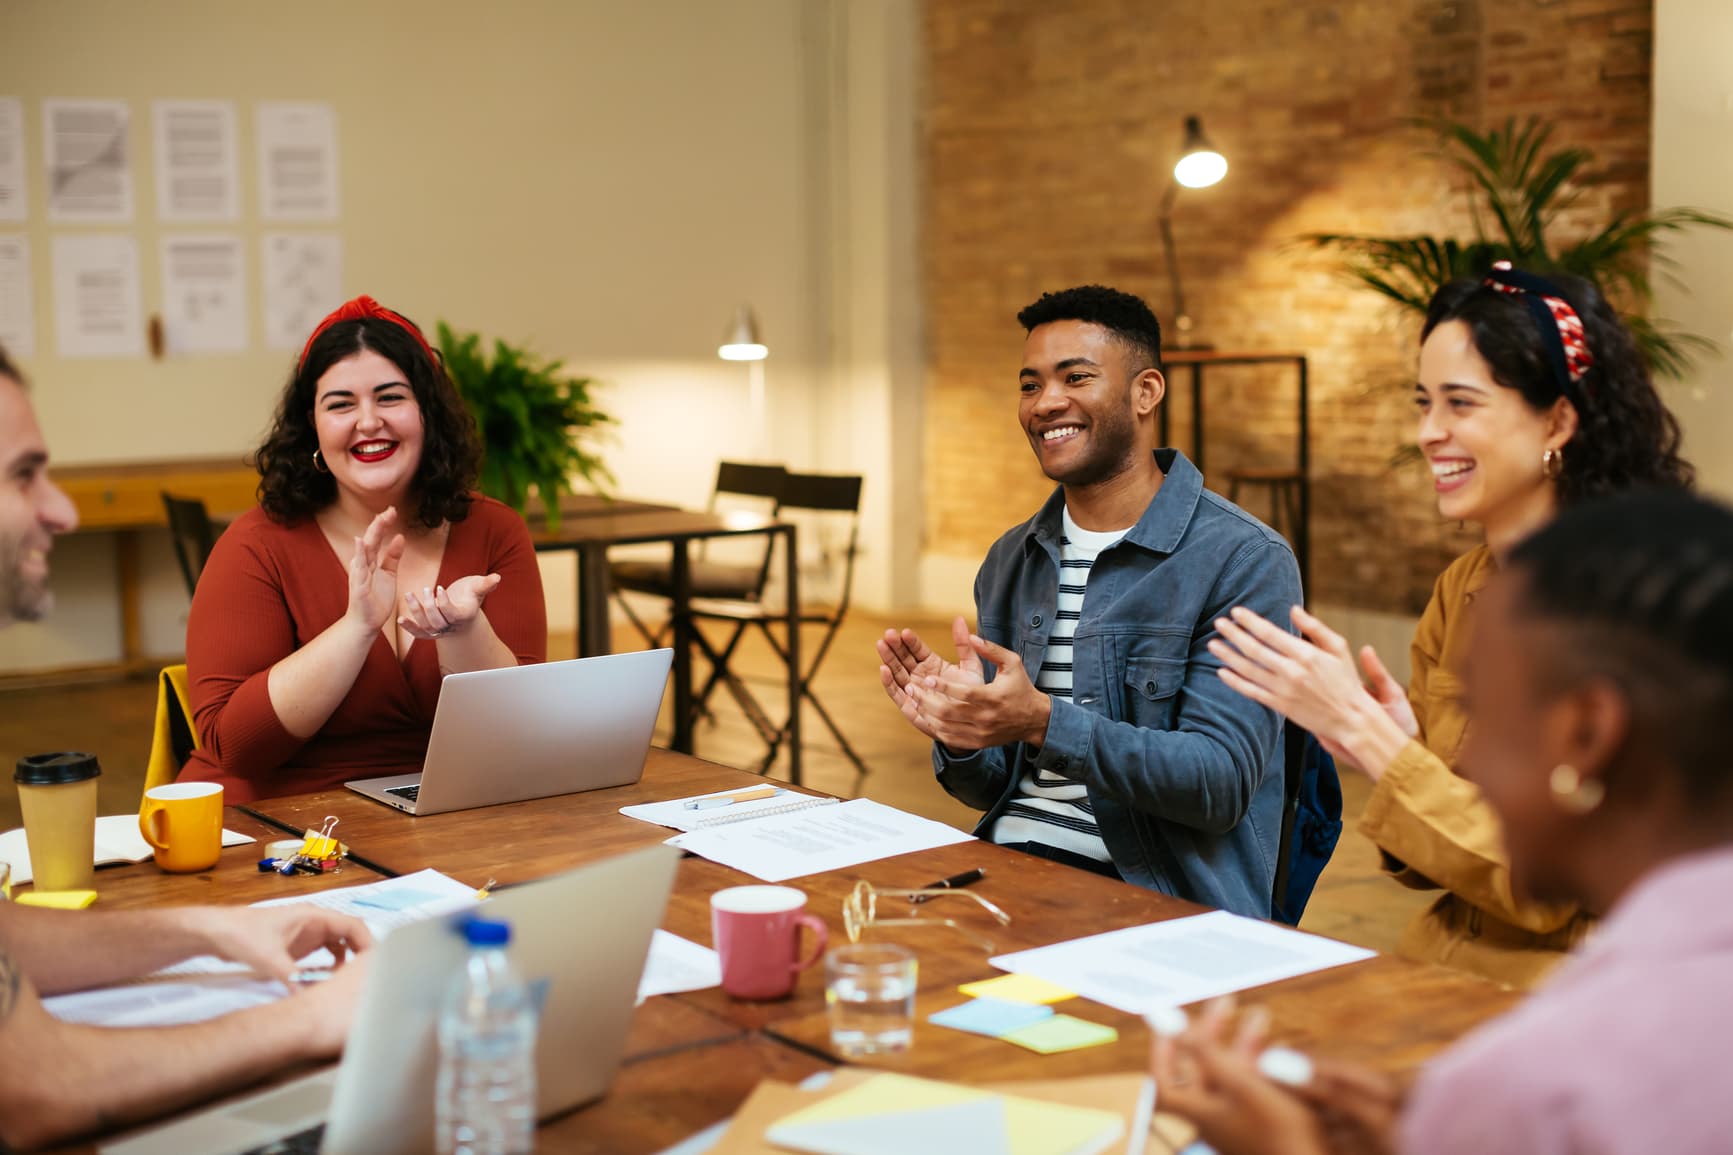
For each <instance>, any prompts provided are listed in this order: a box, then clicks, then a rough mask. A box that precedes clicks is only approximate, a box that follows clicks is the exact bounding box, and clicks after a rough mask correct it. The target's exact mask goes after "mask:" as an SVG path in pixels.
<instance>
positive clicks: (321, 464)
mask: <svg viewBox="0 0 1733 1155" xmlns="http://www.w3.org/2000/svg"><path fill="white" fill-rule="evenodd" d="M313 468H314V469H317V470H318V471H319V472H320V473H330V472H331V469H330V467H329V466H327V465H326V464H325V459H324V458H323V457H320V456H319V451H318V450H317V449H315V450H314V451H313Z"/></svg>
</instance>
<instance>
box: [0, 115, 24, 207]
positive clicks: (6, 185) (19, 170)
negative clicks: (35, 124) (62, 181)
mask: <svg viewBox="0 0 1733 1155" xmlns="http://www.w3.org/2000/svg"><path fill="white" fill-rule="evenodd" d="M24 190H25V181H24V102H23V101H22V100H20V99H18V98H17V97H16V96H0V221H21V220H24V219H25V216H26V215H27V214H26V212H25V208H26V205H27V204H28V198H27V197H26V196H25V191H24Z"/></svg>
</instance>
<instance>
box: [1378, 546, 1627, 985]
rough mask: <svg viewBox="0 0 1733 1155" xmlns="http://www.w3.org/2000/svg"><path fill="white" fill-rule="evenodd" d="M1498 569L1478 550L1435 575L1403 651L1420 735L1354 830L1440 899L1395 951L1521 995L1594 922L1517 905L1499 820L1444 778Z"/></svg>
mask: <svg viewBox="0 0 1733 1155" xmlns="http://www.w3.org/2000/svg"><path fill="white" fill-rule="evenodd" d="M1496 568H1497V567H1496V564H1495V563H1494V561H1493V558H1492V553H1491V551H1490V550H1488V549H1487V548H1486V547H1485V546H1481V547H1480V548H1478V549H1475V550H1472V551H1470V552H1468V553H1466V554H1464V555H1463V556H1461V557H1459V558H1457V559H1456V561H1455V562H1453V563H1451V565H1450V568H1448V569H1446V570H1445V571H1444V573H1443V574H1441V575H1439V578H1438V582H1437V584H1436V585H1435V586H1434V587H1433V590H1432V600H1431V601H1430V602H1429V603H1427V606H1426V612H1425V614H1424V615H1422V617H1421V619H1420V625H1419V627H1418V628H1417V629H1416V630H1415V632H1414V645H1413V647H1412V650H1411V651H1410V653H1411V657H1412V661H1413V670H1412V673H1411V674H1410V677H1409V682H1408V700H1409V701H1410V702H1411V703H1412V704H1413V706H1414V715H1415V717H1416V718H1417V719H1418V720H1419V722H1420V734H1419V736H1418V738H1416V739H1414V740H1411V741H1410V742H1409V743H1408V745H1407V746H1406V747H1404V748H1403V750H1402V752H1401V754H1400V755H1398V756H1397V759H1396V761H1395V762H1394V763H1392V764H1391V766H1390V768H1389V769H1388V770H1386V771H1385V772H1384V775H1383V776H1382V777H1381V778H1379V779H1378V782H1377V784H1376V785H1375V786H1374V787H1373V789H1372V796H1371V797H1370V798H1369V799H1368V800H1367V802H1366V809H1365V810H1364V812H1363V813H1362V814H1361V815H1360V831H1361V833H1363V834H1364V835H1366V837H1368V838H1370V839H1371V840H1372V841H1373V842H1374V843H1376V844H1377V845H1378V848H1379V849H1380V850H1382V851H1383V852H1384V869H1385V870H1386V871H1387V872H1388V873H1389V874H1390V875H1392V876H1393V877H1394V878H1395V879H1396V880H1397V881H1398V882H1400V883H1402V884H1403V885H1404V886H1408V887H1412V888H1414V889H1416V890H1443V891H1444V892H1445V893H1444V894H1442V895H1441V896H1440V897H1439V898H1438V901H1436V902H1434V903H1433V904H1432V905H1431V906H1430V907H1429V908H1427V909H1426V910H1424V911H1422V912H1421V913H1420V915H1419V916H1418V917H1416V918H1415V920H1414V922H1413V923H1411V924H1410V925H1409V926H1408V928H1407V930H1405V931H1404V932H1403V935H1402V938H1401V941H1400V942H1399V943H1398V946H1397V950H1398V951H1399V953H1401V954H1402V955H1403V956H1405V957H1407V958H1413V959H1418V960H1421V961H1425V962H1435V963H1441V964H1443V965H1445V966H1450V967H1455V968H1457V969H1459V970H1465V971H1472V972H1474V973H1476V974H1479V975H1483V976H1485V977H1487V978H1490V979H1493V980H1495V981H1497V982H1501V983H1505V984H1507V985H1509V986H1513V987H1521V988H1527V987H1530V986H1533V985H1534V984H1535V983H1536V982H1537V981H1539V980H1540V978H1541V977H1542V976H1544V975H1545V974H1546V973H1547V971H1549V970H1550V969H1552V967H1553V966H1554V965H1555V964H1556V963H1557V962H1558V961H1559V960H1560V959H1561V958H1562V957H1563V956H1564V953H1565V952H1566V951H1568V950H1569V949H1570V948H1571V947H1573V946H1575V945H1576V944H1577V943H1578V942H1580V941H1581V940H1582V938H1583V935H1584V934H1585V933H1586V932H1587V930H1588V927H1589V925H1590V924H1591V922H1592V921H1593V920H1592V919H1591V918H1590V916H1589V915H1587V914H1586V913H1584V912H1583V911H1581V910H1579V909H1578V908H1576V907H1574V906H1554V905H1545V904H1538V903H1531V902H1522V901H1518V900H1517V898H1516V897H1515V896H1514V894H1513V893H1512V891H1511V884H1510V866H1509V863H1508V862H1507V861H1506V858H1505V852H1504V841H1503V836H1502V834H1501V832H1500V830H1499V826H1498V819H1497V816H1496V815H1495V814H1494V813H1493V811H1492V808H1491V807H1490V806H1488V805H1487V803H1486V800H1485V799H1484V798H1482V797H1481V794H1480V789H1479V788H1478V787H1476V786H1474V785H1473V784H1471V783H1469V782H1468V781H1466V780H1465V779H1462V778H1459V777H1458V776H1457V775H1456V773H1455V771H1454V770H1453V769H1452V767H1453V766H1454V765H1455V762H1456V758H1457V752H1458V751H1459V750H1460V749H1461V747H1462V739H1463V735H1464V732H1465V731H1466V729H1467V725H1468V718H1467V715H1466V714H1464V712H1463V709H1462V694H1461V683H1460V682H1459V681H1458V680H1457V671H1458V670H1459V669H1460V668H1461V663H1462V657H1463V654H1464V651H1465V650H1466V648H1467V644H1468V626H1469V622H1470V620H1471V618H1472V616H1473V608H1474V598H1475V595H1476V594H1477V593H1478V592H1479V591H1480V590H1481V588H1482V587H1484V586H1485V585H1486V583H1487V581H1488V580H1489V579H1490V578H1491V577H1492V575H1493V573H1494V572H1495V571H1496Z"/></svg>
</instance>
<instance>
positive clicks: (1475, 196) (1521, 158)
mask: <svg viewBox="0 0 1733 1155" xmlns="http://www.w3.org/2000/svg"><path fill="white" fill-rule="evenodd" d="M1422 123H1425V124H1428V125H1429V126H1430V127H1432V128H1433V129H1435V130H1436V131H1437V132H1438V134H1439V140H1440V153H1441V155H1442V157H1443V159H1444V160H1446V161H1447V162H1449V163H1450V164H1451V165H1452V166H1454V167H1455V168H1457V169H1458V170H1459V171H1461V172H1462V173H1463V174H1465V175H1466V176H1467V178H1468V181H1467V185H1466V188H1465V191H1464V196H1465V198H1466V200H1467V207H1468V210H1469V217H1470V220H1471V221H1472V222H1473V228H1474V235H1473V236H1471V237H1468V238H1465V239H1459V238H1440V237H1428V236H1418V237H1369V236H1355V235H1348V234H1342V233H1313V234H1310V235H1308V236H1306V237H1303V238H1302V242H1303V243H1306V244H1309V245H1311V246H1313V247H1315V248H1318V249H1322V250H1325V251H1329V252H1333V253H1336V254H1338V255H1340V256H1341V257H1342V258H1343V261H1344V271H1345V272H1346V273H1347V274H1348V275H1349V276H1350V277H1351V278H1352V279H1353V280H1355V281H1358V282H1359V283H1360V284H1362V285H1364V286H1366V287H1367V288H1369V289H1371V290H1373V291H1374V292H1377V293H1381V294H1382V295H1384V296H1385V297H1387V298H1389V299H1390V300H1392V301H1394V302H1396V303H1397V304H1398V305H1400V306H1402V307H1403V309H1404V310H1412V311H1415V312H1418V313H1420V314H1422V315H1424V314H1425V311H1426V305H1427V302H1428V301H1430V300H1431V299H1432V294H1433V293H1434V292H1436V291H1437V290H1438V289H1439V288H1440V287H1441V286H1443V285H1444V284H1445V283H1446V282H1448V281H1452V280H1456V279H1458V278H1461V277H1483V276H1485V275H1486V273H1487V271H1488V270H1489V269H1491V267H1492V263H1493V262H1494V261H1499V260H1508V261H1510V262H1511V263H1512V264H1514V265H1516V266H1517V267H1518V268H1521V269H1528V270H1530V271H1533V272H1537V273H1541V274H1545V273H1548V272H1563V273H1571V274H1574V275H1576V276H1579V277H1583V278H1585V279H1587V280H1590V281H1593V282H1594V283H1595V284H1596V285H1598V286H1599V287H1600V289H1601V291H1602V292H1604V293H1606V294H1607V295H1608V297H1609V299H1611V300H1613V301H1615V302H1617V303H1618V305H1619V306H1620V311H1621V314H1622V316H1623V318H1624V320H1625V322H1626V324H1627V325H1629V326H1630V329H1631V332H1632V334H1633V335H1634V336H1635V337H1636V339H1637V343H1638V345H1639V346H1640V347H1641V348H1642V350H1643V352H1644V354H1645V355H1646V356H1647V357H1648V360H1649V365H1650V367H1651V368H1652V369H1653V370H1654V372H1655V373H1657V374H1659V375H1661V376H1666V377H1674V378H1677V377H1680V376H1683V375H1684V373H1685V371H1686V370H1687V369H1688V368H1689V367H1690V364H1691V360H1692V358H1693V356H1694V355H1695V354H1697V353H1700V352H1702V351H1704V350H1707V349H1710V348H1713V342H1711V341H1708V340H1706V339H1704V338H1703V337H1700V336H1697V335H1695V334H1691V333H1686V332H1683V331H1681V330H1679V329H1677V328H1675V327H1673V326H1670V325H1668V324H1667V323H1666V322H1665V321H1657V320H1654V319H1651V318H1650V317H1649V316H1648V315H1647V313H1646V312H1645V311H1644V310H1645V309H1646V307H1647V305H1648V303H1649V300H1650V297H1651V281H1650V269H1651V267H1654V268H1658V269H1660V270H1663V271H1664V270H1665V269H1667V268H1668V267H1670V266H1671V265H1672V263H1673V262H1671V261H1670V260H1669V258H1668V257H1667V255H1666V253H1665V251H1664V250H1663V248H1662V245H1661V242H1662V241H1663V240H1665V239H1667V238H1669V237H1671V236H1673V235H1674V234H1676V233H1678V232H1679V231H1680V230H1682V229H1686V228H1689V227H1691V226H1702V227H1705V228H1716V229H1728V228H1733V220H1728V219H1727V218H1725V217H1721V216H1717V215H1715V214H1713V213H1706V212H1703V211H1701V210H1699V209H1691V208H1669V209H1659V210H1654V211H1634V210H1633V211H1627V212H1622V213H1618V214H1616V215H1615V216H1614V217H1613V219H1612V220H1610V221H1608V222H1607V223H1606V224H1605V225H1603V226H1602V227H1601V228H1600V229H1599V230H1597V231H1596V232H1594V233H1592V234H1590V235H1588V236H1585V237H1582V238H1580V239H1577V240H1575V241H1571V242H1568V243H1565V242H1560V241H1559V240H1558V238H1556V237H1555V236H1554V235H1553V234H1554V232H1555V227H1554V226H1555V225H1556V224H1557V221H1558V218H1559V215H1560V214H1561V213H1562V212H1564V210H1565V209H1567V208H1569V207H1570V206H1571V204H1572V203H1573V202H1574V201H1575V200H1576V198H1577V195H1578V194H1577V192H1576V187H1575V185H1574V184H1573V180H1574V179H1575V178H1576V177H1577V176H1578V174H1580V173H1582V172H1583V171H1584V170H1585V169H1587V168H1589V167H1590V166H1591V165H1592V164H1593V162H1594V154H1593V153H1591V152H1589V151H1588V150H1587V149H1581V148H1552V149H1549V147H1548V145H1549V143H1550V141H1551V138H1552V126H1551V125H1549V124H1547V123H1545V122H1544V121H1541V120H1540V119H1538V118H1531V119H1529V120H1528V121H1526V122H1524V123H1522V124H1518V123H1517V122H1516V121H1515V120H1514V119H1512V120H1509V121H1506V122H1505V124H1504V125H1503V127H1501V128H1495V129H1493V130H1492V131H1490V132H1487V133H1480V132H1477V131H1475V130H1474V129H1472V128H1470V127H1468V126H1467V125H1463V124H1457V123H1454V122H1450V121H1432V122H1422Z"/></svg>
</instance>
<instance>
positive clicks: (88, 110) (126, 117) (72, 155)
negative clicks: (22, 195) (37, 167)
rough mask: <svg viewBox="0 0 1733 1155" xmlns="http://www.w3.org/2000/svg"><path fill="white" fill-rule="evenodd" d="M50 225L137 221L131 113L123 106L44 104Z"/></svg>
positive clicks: (86, 102)
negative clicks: (133, 182) (134, 211)
mask: <svg viewBox="0 0 1733 1155" xmlns="http://www.w3.org/2000/svg"><path fill="white" fill-rule="evenodd" d="M42 123H43V127H44V132H43V137H44V140H43V149H44V152H45V153H46V155H47V157H48V219H49V220H51V221H56V222H78V223H81V224H111V225H123V224H127V223H128V222H130V221H131V220H132V143H131V139H130V137H131V132H132V110H131V108H130V107H129V106H128V105H127V103H126V101H124V100H45V101H43V102H42Z"/></svg>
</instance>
